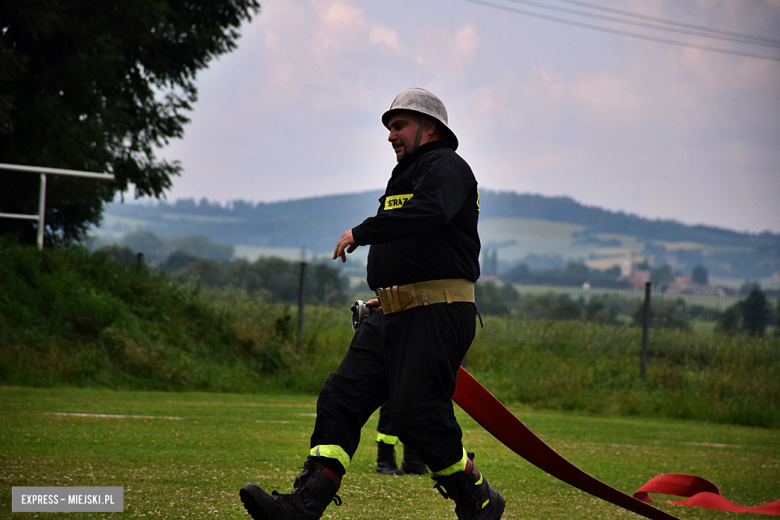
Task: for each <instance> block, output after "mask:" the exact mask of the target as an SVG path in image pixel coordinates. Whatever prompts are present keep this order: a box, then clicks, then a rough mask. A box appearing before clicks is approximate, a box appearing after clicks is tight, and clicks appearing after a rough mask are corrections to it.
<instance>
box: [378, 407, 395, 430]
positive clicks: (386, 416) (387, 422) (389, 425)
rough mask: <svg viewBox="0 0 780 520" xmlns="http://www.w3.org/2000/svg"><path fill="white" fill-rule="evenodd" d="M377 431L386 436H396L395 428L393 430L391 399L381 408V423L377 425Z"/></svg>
mask: <svg viewBox="0 0 780 520" xmlns="http://www.w3.org/2000/svg"><path fill="white" fill-rule="evenodd" d="M376 431H378V432H379V433H383V434H385V435H393V436H396V435H395V428H393V415H392V413H391V412H390V399H388V400H387V401H385V402H384V403H382V406H380V407H379V423H378V424H377V425H376Z"/></svg>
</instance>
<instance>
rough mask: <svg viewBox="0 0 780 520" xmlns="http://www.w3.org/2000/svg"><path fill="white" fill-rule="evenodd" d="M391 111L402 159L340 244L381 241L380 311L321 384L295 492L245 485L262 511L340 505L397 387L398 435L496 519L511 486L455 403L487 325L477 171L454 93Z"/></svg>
mask: <svg viewBox="0 0 780 520" xmlns="http://www.w3.org/2000/svg"><path fill="white" fill-rule="evenodd" d="M382 123H383V124H384V125H385V126H386V127H387V128H388V129H389V130H390V135H389V137H388V140H389V141H390V143H391V144H392V146H393V149H394V150H395V153H396V158H397V160H398V164H397V165H396V167H395V168H394V169H393V173H392V176H391V178H390V181H389V182H388V184H387V189H386V191H385V194H384V195H383V196H382V197H381V198H380V199H379V209H378V211H377V214H376V216H373V217H369V218H367V219H366V220H364V221H363V222H362V223H361V224H359V225H357V226H355V227H354V228H352V229H350V230H347V231H346V232H345V233H344V234H343V235H342V236H341V238H340V239H339V240H338V242H337V245H336V249H335V251H334V253H333V259H334V260H335V259H336V258H341V259H342V261H346V253H352V252H353V251H354V250H355V249H356V248H357V247H358V246H362V245H370V249H369V253H368V285H369V287H370V288H371V289H372V290H374V291H376V294H377V297H378V298H377V300H378V303H379V304H381V312H373V313H371V315H370V316H369V317H368V318H367V319H366V320H365V322H364V323H363V325H362V326H361V327H360V328H359V329H358V330H357V332H356V333H355V336H354V337H353V339H352V343H351V344H350V347H349V350H348V352H347V354H346V355H345V356H344V359H343V360H342V361H341V364H340V365H339V367H338V368H337V369H336V371H335V372H334V373H332V374H330V375H329V376H328V378H327V379H326V380H325V383H324V384H323V386H322V389H321V390H320V395H319V399H318V401H317V420H316V423H315V426H314V432H313V433H312V436H311V450H310V452H309V457H308V458H307V459H306V462H305V463H304V466H303V472H302V473H301V474H300V475H298V477H297V478H296V479H295V482H294V483H293V490H292V492H290V493H285V494H280V493H277V492H276V491H274V492H273V493H271V494H269V493H267V492H265V491H264V490H263V489H262V488H261V487H260V486H257V485H256V484H247V485H246V486H244V487H243V488H242V489H241V492H240V496H241V500H242V501H243V503H244V506H245V507H246V509H247V511H248V512H249V514H250V515H251V516H252V517H253V518H255V519H256V520H259V519H274V520H290V519H296V520H302V519H317V518H320V516H321V515H322V513H323V511H324V510H325V508H326V507H327V506H328V505H329V504H330V502H331V501H334V502H336V504H337V505H340V503H341V499H340V498H339V497H338V496H337V495H336V492H337V491H338V488H339V486H340V484H341V477H342V476H343V475H344V474H345V473H346V470H347V468H348V466H349V463H350V460H351V458H352V456H353V455H354V453H355V451H356V450H357V447H358V443H359V441H360V433H361V427H362V426H363V425H364V424H365V422H366V421H367V420H368V418H369V417H370V416H371V414H372V413H374V411H376V409H377V408H379V407H380V405H382V403H383V402H385V401H386V400H388V399H389V409H390V413H391V415H392V424H393V427H394V429H395V433H396V435H398V437H399V438H400V440H401V441H402V442H403V443H404V444H408V445H409V446H411V447H412V449H414V451H415V452H416V453H417V454H418V455H419V456H420V458H421V459H422V461H423V462H424V463H425V465H426V466H428V468H429V469H430V470H431V477H432V478H433V480H435V481H436V484H435V487H436V488H437V489H438V490H439V491H440V492H441V494H442V495H443V496H444V497H445V498H451V499H453V500H454V501H455V504H456V507H455V512H456V514H457V517H458V518H459V519H466V518H469V519H477V520H497V519H499V518H500V517H501V515H502V513H503V511H504V499H503V497H502V496H501V495H500V494H499V493H498V492H497V491H496V490H495V489H493V488H492V487H490V486H489V485H488V482H487V479H485V478H484V477H483V476H482V475H481V473H480V472H479V471H478V470H477V468H476V466H475V465H474V463H473V461H472V460H471V459H469V457H468V456H467V455H466V451H465V450H464V449H463V445H462V444H461V438H462V433H461V429H460V426H459V425H458V422H457V421H456V419H455V414H454V410H453V405H452V395H453V393H454V392H455V385H456V374H457V371H458V367H459V366H460V364H461V361H462V360H463V357H464V356H465V355H466V351H467V350H468V348H469V346H470V345H471V342H472V340H473V339H474V334H475V332H476V307H475V305H474V282H475V281H476V280H477V278H478V277H479V261H478V259H479V250H480V242H479V235H478V234H477V220H478V216H479V193H478V190H477V181H476V179H475V178H474V174H473V173H472V171H471V168H470V167H469V165H468V164H467V163H466V162H465V161H464V160H463V159H462V158H461V157H460V156H459V155H457V154H456V153H455V150H456V149H457V147H458V139H457V137H456V136H455V134H454V133H453V132H452V130H450V129H449V127H448V126H447V124H448V121H447V111H446V109H445V107H444V104H443V103H442V102H441V100H439V98H437V97H436V96H434V95H433V94H431V93H430V92H427V91H425V90H423V89H417V88H413V89H409V90H406V91H404V92H402V93H401V94H399V95H398V96H397V97H396V98H395V100H394V101H393V103H392V105H391V106H390V109H389V110H388V111H387V112H385V113H384V114H383V116H382ZM375 302H376V300H373V301H370V302H368V303H369V304H371V303H375Z"/></svg>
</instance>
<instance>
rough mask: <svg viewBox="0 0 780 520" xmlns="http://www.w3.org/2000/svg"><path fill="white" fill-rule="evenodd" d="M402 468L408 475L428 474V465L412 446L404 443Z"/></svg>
mask: <svg viewBox="0 0 780 520" xmlns="http://www.w3.org/2000/svg"><path fill="white" fill-rule="evenodd" d="M401 469H402V470H403V472H404V473H406V474H408V475H427V474H428V466H426V465H425V464H424V463H423V461H421V460H420V457H418V456H417V454H416V453H415V452H414V450H413V449H412V448H410V447H409V446H407V445H406V444H404V460H402V461H401Z"/></svg>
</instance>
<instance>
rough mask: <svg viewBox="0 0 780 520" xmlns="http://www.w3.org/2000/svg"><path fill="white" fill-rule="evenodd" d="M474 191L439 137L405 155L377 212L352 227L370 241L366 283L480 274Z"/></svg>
mask: <svg viewBox="0 0 780 520" xmlns="http://www.w3.org/2000/svg"><path fill="white" fill-rule="evenodd" d="M478 218H479V192H478V191H477V181H476V179H475V178H474V174H473V173H472V171H471V168H470V167H469V165H468V164H467V163H466V161H464V160H463V159H462V158H461V157H460V156H459V155H458V154H456V153H455V151H453V150H452V148H450V147H449V146H447V145H446V144H445V143H444V142H442V141H434V142H431V143H426V144H424V145H422V146H420V147H419V148H417V149H416V150H415V151H414V152H412V153H408V154H406V155H404V157H403V158H402V159H401V161H400V162H399V163H398V164H397V165H396V167H395V168H394V169H393V174H392V176H391V177H390V181H389V182H388V183H387V189H386V190H385V194H384V195H382V197H380V199H379V210H378V211H377V214H376V216H375V217H369V218H367V219H366V220H364V221H363V223H362V224H360V225H358V226H356V227H354V228H353V229H352V235H353V237H354V239H355V241H356V242H357V243H358V245H370V246H371V247H370V249H369V252H368V286H369V287H370V288H371V290H376V289H379V288H382V287H391V286H393V285H403V284H407V283H416V282H424V281H427V280H440V279H444V278H466V279H468V280H471V281H474V282H475V281H477V278H479V250H480V243H479V235H478V233H477V220H478Z"/></svg>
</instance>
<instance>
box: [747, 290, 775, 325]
mask: <svg viewBox="0 0 780 520" xmlns="http://www.w3.org/2000/svg"><path fill="white" fill-rule="evenodd" d="M744 302H745V304H744V306H743V307H742V309H743V311H744V314H743V319H742V320H743V321H742V323H743V328H744V330H745V331H746V332H747V333H748V334H750V335H751V336H763V335H764V333H765V332H766V328H767V326H768V325H769V322H770V320H771V319H772V309H771V307H770V306H769V305H768V304H767V301H766V296H765V295H764V292H763V291H761V290H759V289H753V290H752V291H750V294H749V295H748V297H747V298H745V300H744Z"/></svg>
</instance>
